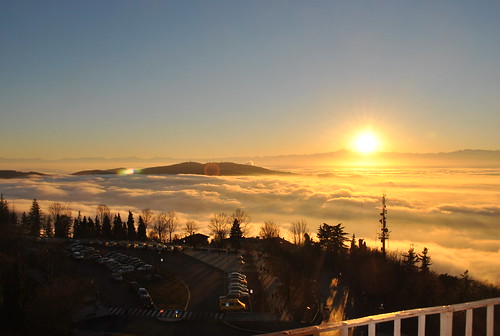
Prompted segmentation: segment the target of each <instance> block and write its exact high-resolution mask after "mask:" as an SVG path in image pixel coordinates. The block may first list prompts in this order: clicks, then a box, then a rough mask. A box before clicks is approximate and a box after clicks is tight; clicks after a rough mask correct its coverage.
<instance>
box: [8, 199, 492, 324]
mask: <svg viewBox="0 0 500 336" xmlns="http://www.w3.org/2000/svg"><path fill="white" fill-rule="evenodd" d="M249 222H250V216H249V215H248V214H247V213H246V212H245V211H243V210H241V209H236V210H235V211H234V213H232V214H230V215H227V214H224V213H215V214H214V215H213V217H212V218H211V219H210V223H209V228H210V230H211V233H212V237H213V239H212V241H211V245H212V246H214V247H219V248H220V247H224V248H226V247H228V248H229V247H232V248H234V249H242V250H243V249H248V244H245V241H247V240H248V239H250V238H247V237H246V235H247V234H248V224H249ZM0 230H1V231H2V232H3V234H2V235H1V242H0V266H1V270H2V274H1V278H0V285H1V289H2V300H1V303H2V307H1V311H2V316H4V317H5V320H4V321H3V322H6V321H8V320H9V317H10V318H12V321H18V320H19V319H22V316H27V314H33V312H34V310H36V309H34V307H33V305H34V304H35V302H37V301H36V300H34V301H33V300H28V299H27V294H26V293H24V292H23V290H26V288H27V287H23V283H24V282H23V281H20V280H19V279H26V278H29V276H27V273H26V272H27V270H28V269H29V267H27V266H26V264H28V261H27V260H28V259H27V258H26V255H27V253H28V252H29V248H27V246H29V242H30V241H36V240H39V239H42V237H44V238H51V237H54V238H79V239H99V240H129V241H146V240H150V241H159V242H173V241H174V240H176V239H178V238H181V236H180V235H179V233H180V232H181V231H182V232H184V234H185V236H190V235H194V234H195V233H197V231H198V230H199V225H198V223H197V222H195V221H193V220H187V221H186V223H185V224H184V226H182V227H181V224H180V221H179V219H178V216H177V213H176V212H175V211H169V212H165V213H160V214H156V215H154V214H153V212H152V211H151V210H150V209H144V210H142V212H141V214H140V215H139V216H138V217H137V225H136V222H135V218H134V215H133V214H132V212H130V211H129V213H128V218H127V220H126V221H124V220H122V219H121V216H120V214H114V215H112V214H111V211H110V209H109V207H107V206H106V205H103V204H101V205H98V206H97V207H96V216H95V217H94V218H90V217H86V216H82V215H81V214H80V213H77V215H76V216H74V217H73V216H72V212H71V210H70V208H69V207H68V206H67V205H63V204H60V203H57V202H54V203H52V204H51V205H50V206H49V208H48V211H47V212H44V211H43V210H42V209H41V208H40V206H39V204H38V202H37V200H33V203H32V206H31V208H30V210H29V211H28V212H27V213H22V214H21V216H20V217H19V216H18V214H17V213H16V212H15V211H14V210H12V209H11V207H10V206H9V203H8V202H7V200H6V199H4V198H3V196H2V197H1V201H0ZM289 231H290V234H291V237H292V239H291V241H287V240H284V239H283V238H281V237H282V234H281V229H280V227H279V226H278V225H277V224H275V223H273V222H272V221H268V222H265V223H264V224H263V225H262V226H261V228H260V231H259V237H257V238H253V240H254V241H255V239H257V241H258V243H259V244H258V245H257V246H259V247H258V248H259V249H260V251H259V253H261V254H262V256H263V257H264V258H265V259H266V265H267V266H268V268H269V269H266V272H270V273H272V274H273V275H275V276H276V277H278V278H279V280H280V282H281V286H280V289H279V292H280V295H281V296H282V297H283V299H284V301H285V302H286V305H287V306H288V309H289V311H290V312H291V314H292V315H293V318H294V320H298V321H304V322H306V323H319V322H321V320H323V321H328V320H329V319H331V318H336V319H339V318H340V319H351V318H357V317H362V316H367V315H373V314H379V313H384V312H392V311H399V310H405V309H412V308H419V307H429V306H437V305H448V304H454V303H460V302H467V301H474V300H479V299H485V298H491V297H498V296H500V289H499V288H498V287H496V286H494V285H492V284H488V283H484V282H481V281H477V280H474V279H473V277H472V275H471V274H469V271H468V270H464V272H463V273H462V274H460V275H459V276H454V275H449V274H439V273H437V272H435V271H433V270H432V269H431V266H432V256H431V251H429V250H428V249H427V248H426V247H424V248H423V249H422V251H420V252H419V251H416V250H415V248H414V247H413V246H411V247H410V248H409V250H408V251H407V252H405V253H401V252H388V253H382V251H380V250H379V249H374V248H370V247H367V245H366V243H365V242H364V240H363V239H359V238H356V235H355V234H354V233H349V232H347V229H346V228H345V227H344V226H343V224H342V223H338V224H335V225H330V224H327V223H323V224H321V225H320V226H319V227H318V228H317V231H316V237H317V239H313V238H312V237H311V233H310V232H308V229H307V223H305V221H302V220H299V221H296V222H293V223H292V225H291V226H290V229H289ZM255 246H256V245H254V247H255ZM49 250H50V248H48V249H47V251H49ZM23 252H24V253H23ZM49 252H50V251H49ZM246 252H248V251H246ZM51 258H52V259H51ZM51 258H48V257H40V260H42V261H41V264H40V265H38V266H39V267H41V268H42V269H43V272H42V274H43V276H44V277H45V281H47V282H48V283H53V282H51V279H52V278H54V279H58V280H56V281H61V280H60V278H58V277H57V276H55V275H57V269H58V266H57V262H56V261H55V259H54V258H55V257H51ZM16 279H17V280H16ZM333 283H334V284H335V288H334V290H332V288H330V290H331V291H330V293H329V295H330V298H329V300H326V303H327V304H326V306H325V313H324V315H323V316H319V317H318V316H312V315H311V313H310V311H311V308H314V309H316V310H318V309H319V304H320V303H319V302H320V301H325V297H324V296H325V295H324V294H321V293H322V292H323V293H324V288H325V286H326V287H328V286H329V285H331V284H333ZM23 288H24V289H23ZM65 288H66V289H67V292H68V293H70V292H72V291H74V297H73V299H74V300H77V299H78V298H79V297H81V296H82V295H83V294H84V293H83V292H82V290H84V287H82V288H80V289H79V290H76V288H78V286H77V285H74V286H70V287H65ZM46 294H47V293H46ZM30 295H35V294H33V293H30ZM37 295H41V294H40V293H38V294H37ZM56 297H58V296H57V295H56ZM46 299H47V298H45V300H46ZM73 299H72V300H73ZM26 300H28V301H26ZM28 302H31V303H28ZM35 307H36V308H38V306H36V304H35ZM66 308H67V307H66ZM66 308H64V307H63V308H61V309H62V310H64V309H66ZM35 314H36V313H35ZM61 314H62V315H61V316H64V314H63V313H61ZM68 319H69V322H67V324H66V327H67V328H69V326H70V325H71V322H70V317H68ZM457 320H458V321H459V320H460V318H459V319H457ZM64 330H66V331H67V330H68V329H64ZM61 334H64V331H61Z"/></svg>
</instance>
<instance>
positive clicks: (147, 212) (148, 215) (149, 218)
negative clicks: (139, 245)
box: [142, 208, 155, 230]
mask: <svg viewBox="0 0 500 336" xmlns="http://www.w3.org/2000/svg"><path fill="white" fill-rule="evenodd" d="M154 217H155V216H154V215H153V211H151V209H149V208H146V209H142V220H143V221H144V226H146V230H147V229H148V226H149V225H150V224H151V223H153V221H154Z"/></svg>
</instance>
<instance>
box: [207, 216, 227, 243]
mask: <svg viewBox="0 0 500 336" xmlns="http://www.w3.org/2000/svg"><path fill="white" fill-rule="evenodd" d="M229 221H230V217H228V216H227V215H226V214H225V213H223V212H221V213H218V214H217V213H216V214H214V215H213V217H212V218H210V223H209V224H208V227H209V228H210V231H211V232H212V234H213V235H214V239H215V241H216V242H219V243H220V242H221V241H222V240H224V239H225V238H226V237H227V235H228V233H229Z"/></svg>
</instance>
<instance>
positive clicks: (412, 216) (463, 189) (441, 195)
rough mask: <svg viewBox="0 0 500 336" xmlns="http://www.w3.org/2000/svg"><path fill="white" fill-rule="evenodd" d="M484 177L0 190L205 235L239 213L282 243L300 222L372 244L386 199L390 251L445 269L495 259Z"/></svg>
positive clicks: (188, 180) (103, 183)
mask: <svg viewBox="0 0 500 336" xmlns="http://www.w3.org/2000/svg"><path fill="white" fill-rule="evenodd" d="M481 171H482V170H480V169H477V170H456V171H453V172H449V173H446V172H443V171H442V170H436V171H433V170H430V169H426V170H403V171H400V172H399V173H398V172H397V171H393V170H391V171H389V172H388V173H387V172H385V171H366V172H364V174H365V175H363V174H362V173H360V172H359V171H356V172H352V171H351V172H349V171H345V172H342V174H332V175H329V176H328V177H326V176H325V175H321V176H317V175H295V176H289V177H282V176H263V177H220V176H217V177H215V176H195V175H179V176H167V175H165V176H146V175H137V174H135V175H126V176H113V175H110V176H55V177H40V178H34V179H16V180H0V188H1V189H0V190H1V192H2V193H3V194H4V196H5V197H6V198H7V199H8V200H9V202H11V203H13V204H15V206H16V210H18V211H26V210H27V209H28V207H29V205H30V203H31V200H32V199H33V198H37V199H38V200H39V201H40V204H41V206H42V208H45V209H47V207H48V205H49V204H50V202H52V201H58V202H63V203H65V202H69V203H70V205H71V207H72V209H73V210H74V212H76V211H81V212H82V215H90V216H94V215H95V207H96V205H97V204H101V203H104V204H107V205H108V206H109V207H110V208H111V209H112V211H113V212H120V213H121V215H122V217H123V216H126V213H127V211H128V210H131V211H132V212H133V213H135V214H136V215H137V214H138V213H139V212H140V210H141V209H143V208H151V209H152V210H154V211H156V212H159V211H169V210H175V211H177V212H179V216H180V218H181V223H184V222H185V220H187V219H194V220H197V221H199V222H200V227H201V231H202V232H204V233H209V232H208V229H207V223H208V221H209V219H210V217H211V216H212V214H213V213H216V212H227V213H231V212H233V211H234V210H235V209H236V208H243V209H245V211H247V212H248V213H249V214H250V215H251V217H252V225H251V234H252V235H256V234H257V233H258V230H259V228H260V225H261V224H262V223H263V222H264V221H268V220H273V221H274V222H275V223H277V224H279V225H281V226H282V228H283V230H282V234H283V235H285V236H286V235H287V232H286V227H288V226H289V224H290V223H291V222H293V221H296V220H298V219H304V220H306V221H307V223H308V226H309V230H310V232H311V233H312V234H313V235H314V233H315V232H316V230H317V228H318V226H319V225H320V224H321V223H323V222H327V223H330V224H336V223H339V222H342V223H343V225H344V226H345V227H346V231H347V232H349V233H350V234H353V233H355V234H356V237H358V238H365V239H372V240H374V239H375V237H376V232H377V230H378V219H379V217H378V216H379V212H380V211H379V210H380V200H381V194H382V192H386V193H387V195H388V196H387V205H388V211H389V213H388V223H389V228H390V230H391V242H392V244H393V246H395V245H396V244H398V242H405V243H404V244H403V245H405V244H406V240H407V239H408V237H412V241H413V242H415V243H418V244H419V245H421V246H424V245H425V246H427V247H429V249H430V252H431V253H432V254H433V258H434V260H435V261H436V263H435V265H436V267H438V265H445V264H446V261H445V257H444V256H445V255H446V254H444V253H443V254H442V255H441V253H439V255H438V250H446V249H451V250H453V249H454V250H463V249H471V250H473V251H474V253H472V254H471V253H469V257H470V258H472V256H478V257H479V256H480V255H481V253H483V252H484V255H483V257H484V256H490V257H492V256H497V257H498V251H499V249H500V239H496V238H497V237H500V228H499V227H498V218H499V216H500V207H499V206H498V201H499V199H500V191H499V190H500V188H499V187H500V182H499V181H498V175H497V174H496V173H493V172H492V170H491V169H490V170H486V171H485V174H481ZM431 244H434V245H432V246H436V247H435V248H434V249H435V251H433V249H431V247H430V246H431ZM403 247H404V246H403ZM408 247H409V243H408V244H406V248H405V249H406V250H407V249H408ZM438 247H439V248H438ZM433 252H434V253H433ZM467 253H468V252H467ZM450 262H455V263H457V265H456V267H457V269H458V268H460V269H461V268H463V267H464V265H466V264H467V265H469V264H470V267H469V268H470V270H471V272H472V273H476V276H478V277H479V276H480V277H483V278H485V279H496V278H494V277H493V276H494V274H495V273H494V271H491V272H490V271H487V270H483V269H479V268H478V267H479V265H483V264H484V261H482V262H481V263H479V262H474V261H473V260H471V261H470V263H465V262H464V263H463V264H462V265H459V262H458V261H456V260H451V261H450ZM492 262H493V261H492ZM495 265H496V264H494V263H493V264H491V265H490V266H491V267H490V268H492V267H493V266H495ZM462 271H463V270H462ZM488 274H489V275H488Z"/></svg>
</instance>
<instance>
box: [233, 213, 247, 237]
mask: <svg viewBox="0 0 500 336" xmlns="http://www.w3.org/2000/svg"><path fill="white" fill-rule="evenodd" d="M231 219H232V220H233V223H234V220H235V219H236V220H238V223H239V224H240V228H241V232H242V237H243V236H247V235H248V233H249V231H250V227H249V224H250V221H251V218H250V215H249V214H247V213H246V212H245V211H244V210H242V209H240V208H238V209H236V210H234V212H233V213H232V214H231Z"/></svg>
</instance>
